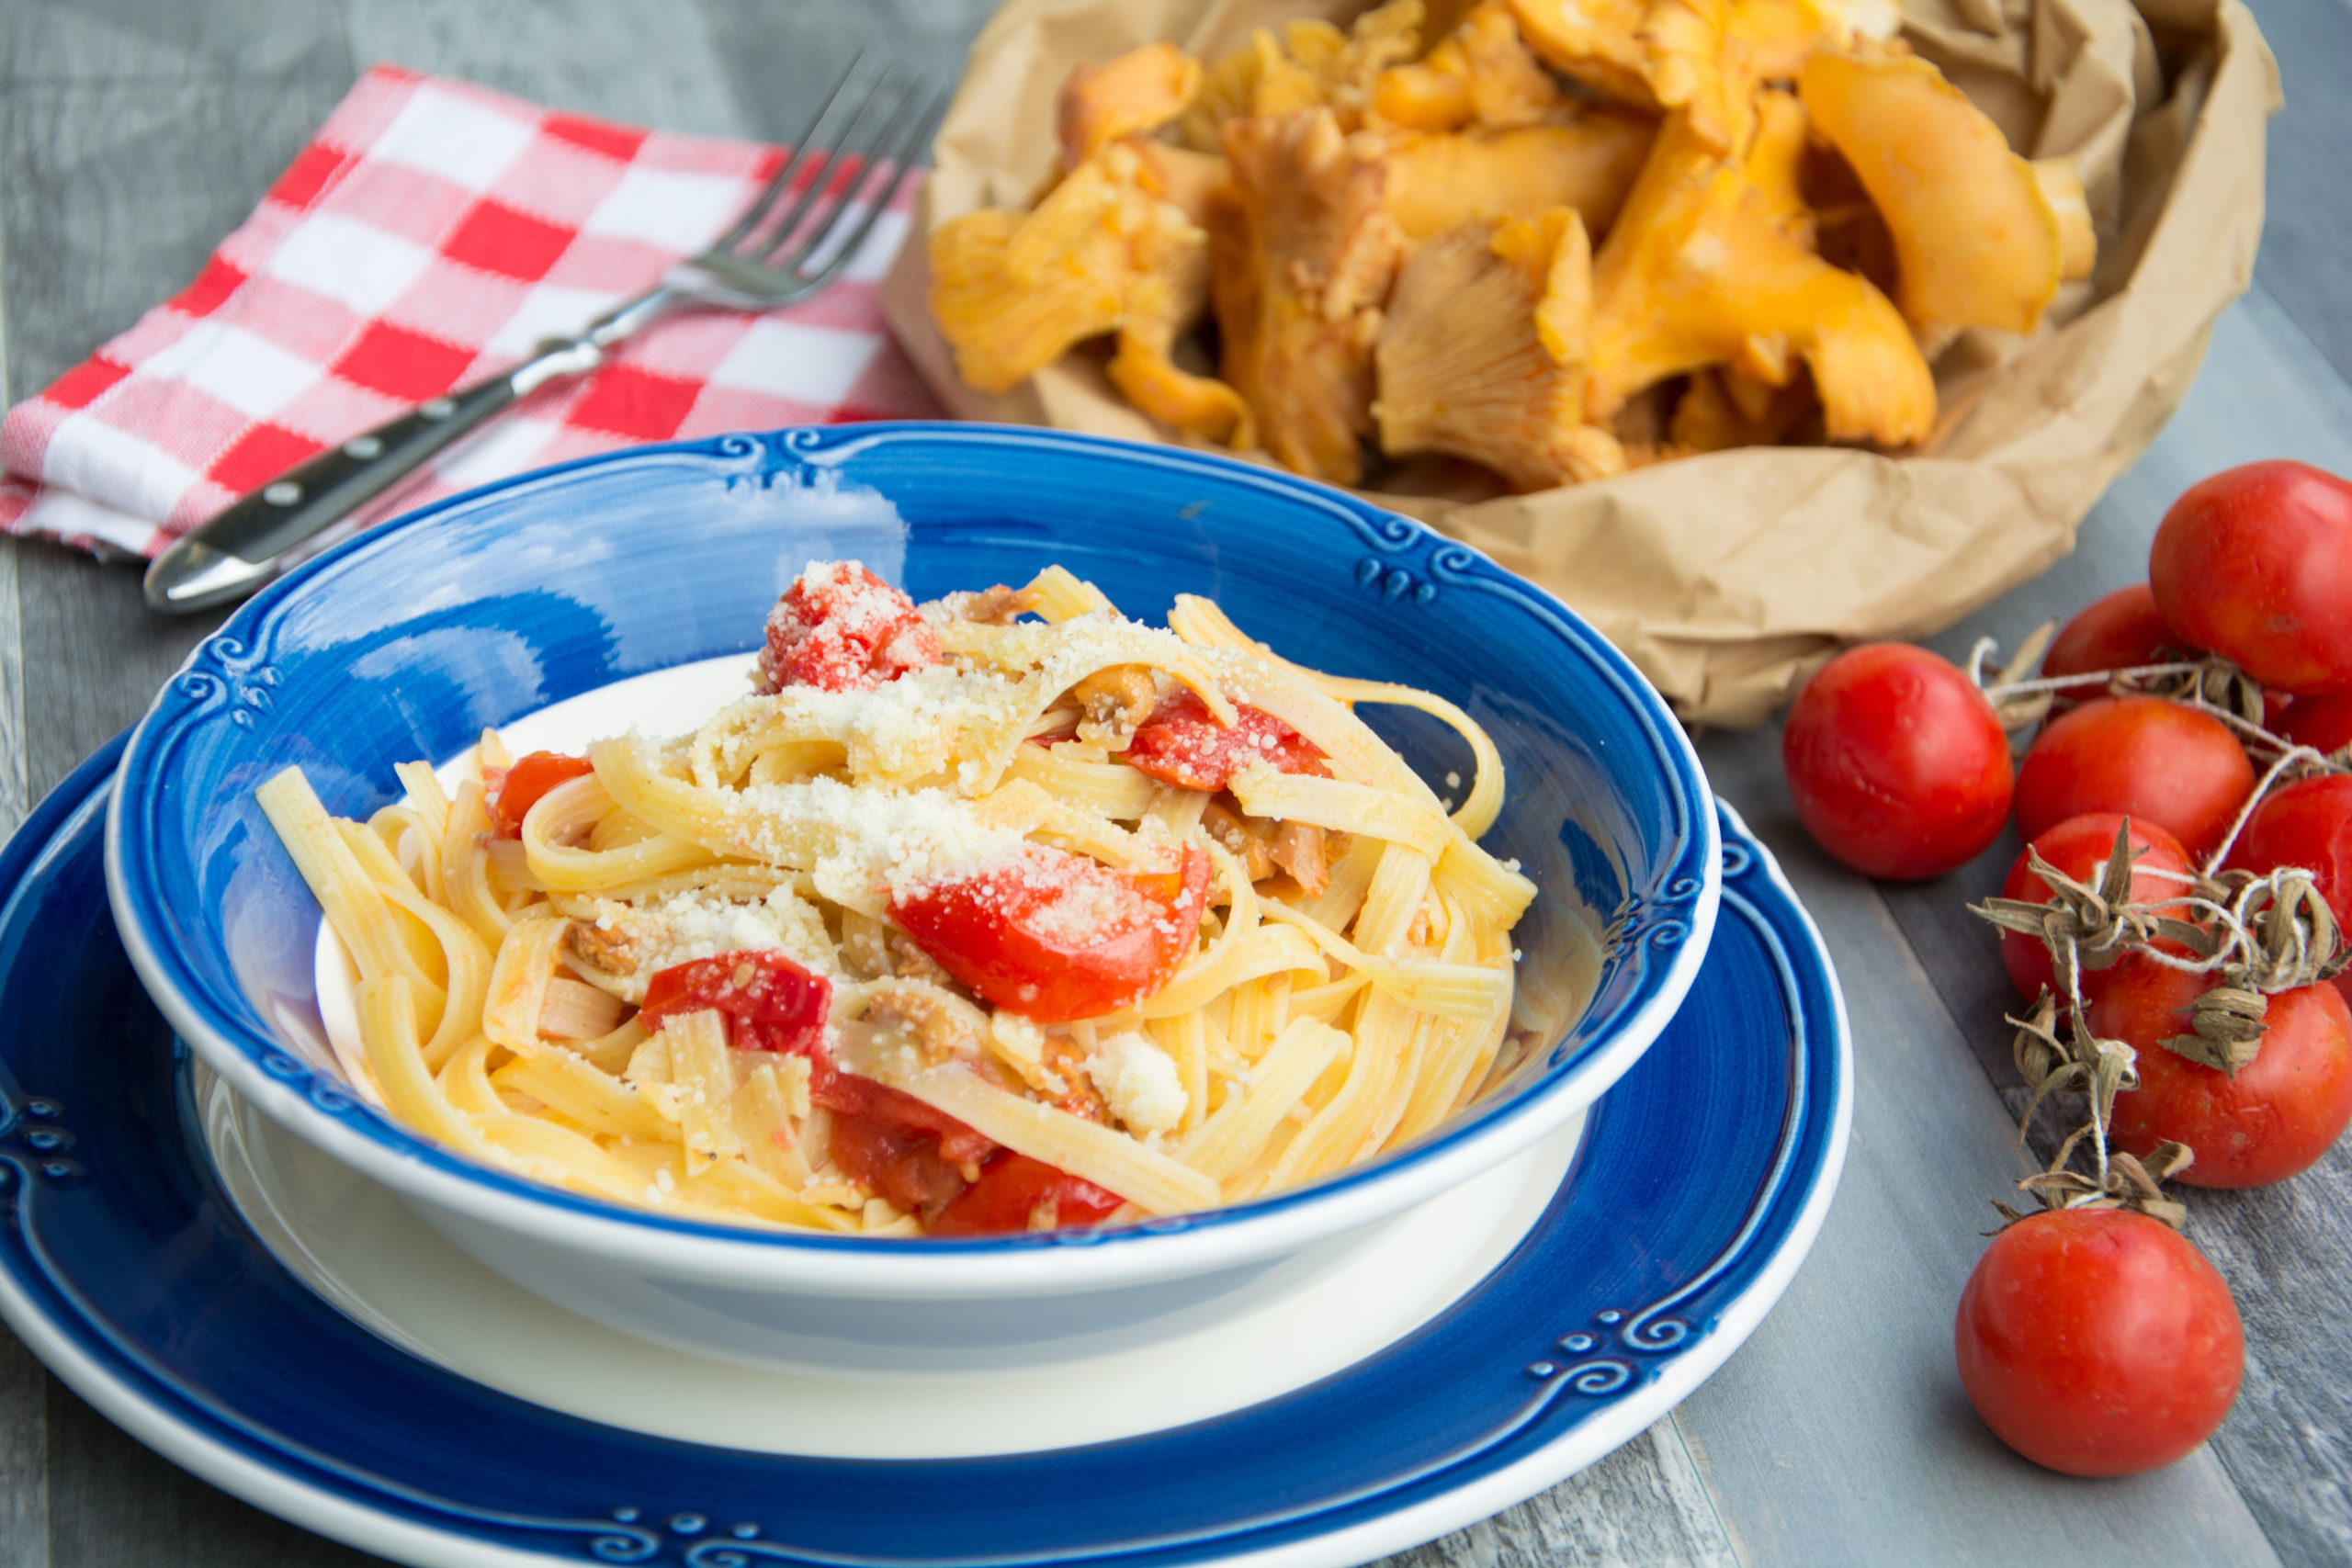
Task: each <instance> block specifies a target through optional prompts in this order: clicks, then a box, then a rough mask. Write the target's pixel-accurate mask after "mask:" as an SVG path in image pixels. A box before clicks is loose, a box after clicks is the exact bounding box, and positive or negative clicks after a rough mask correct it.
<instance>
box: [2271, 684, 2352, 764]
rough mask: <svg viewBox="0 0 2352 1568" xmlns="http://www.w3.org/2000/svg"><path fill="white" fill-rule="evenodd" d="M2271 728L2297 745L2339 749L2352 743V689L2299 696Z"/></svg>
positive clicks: (2326, 749) (2320, 748)
mask: <svg viewBox="0 0 2352 1568" xmlns="http://www.w3.org/2000/svg"><path fill="white" fill-rule="evenodd" d="M2265 695H2266V696H2267V693H2266V694H2265ZM2270 728H2272V729H2274V730H2276V731H2277V732H2278V734H2280V735H2283V736H2285V737H2286V738H2287V739H2290V740H2291V741H2293V742H2294V743H2295V744H2296V745H2298V746H2308V747H2310V748H2312V750H2315V751H2340V750H2343V749H2344V748H2345V747H2346V746H2352V692H2332V693H2330V694H2328V695H2326V696H2324V697H2298V698H2297V699H2296V700H2295V701H2294V702H2293V703H2292V704H2291V705H2289V707H2288V709H2287V711H2286V713H2285V715H2284V716H2281V717H2280V718H2279V719H2278V722H2277V723H2275V724H2273V725H2272V726H2271V727H2270Z"/></svg>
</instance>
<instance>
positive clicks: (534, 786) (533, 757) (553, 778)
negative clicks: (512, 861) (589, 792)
mask: <svg viewBox="0 0 2352 1568" xmlns="http://www.w3.org/2000/svg"><path fill="white" fill-rule="evenodd" d="M595 771H596V770H595V769H594V767H591V766H590V765H589V762H588V759H587V758H585V757H566V756H562V755H560V754H559V753H557V752H554V751H533V752H531V753H530V754H529V755H527V756H525V757H522V758H519V759H517V760H516V761H515V765H514V766H513V767H511V768H509V769H507V770H506V772H505V773H504V775H503V776H502V777H501V778H499V779H498V780H497V781H496V784H497V787H496V788H495V789H494V790H492V792H491V821H492V826H493V828H494V829H495V830H496V832H497V834H498V836H499V837H500V838H502V839H515V838H520V837H521V836H522V833H523V818H526V817H527V816H529V815H530V813H531V807H534V806H537V804H538V803H539V796H541V795H545V794H547V792H548V791H549V790H551V789H553V788H555V786H556V785H558V784H569V783H571V781H572V780H573V779H576V778H584V777H585V776H587V775H588V774H590V773H594V772H595Z"/></svg>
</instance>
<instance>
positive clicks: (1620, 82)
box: [1504, 0, 1657, 107]
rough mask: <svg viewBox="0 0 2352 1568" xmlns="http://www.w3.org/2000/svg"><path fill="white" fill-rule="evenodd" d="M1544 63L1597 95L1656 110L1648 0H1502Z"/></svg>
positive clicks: (1522, 34)
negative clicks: (1647, 40)
mask: <svg viewBox="0 0 2352 1568" xmlns="http://www.w3.org/2000/svg"><path fill="white" fill-rule="evenodd" d="M1504 3H1505V4H1506V5H1508V6H1510V14H1511V16H1512V17H1513V18H1514V19H1515V20H1516V21H1517V22H1518V23H1519V30H1520V33H1521V36H1522V37H1524V38H1525V39H1527V43H1528V47H1529V48H1531V49H1532V50H1534V51H1535V52H1536V53H1537V54H1538V55H1539V56H1541V57H1542V58H1543V61H1544V64H1546V65H1549V66H1550V67H1551V68H1552V69H1553V70H1555V71H1557V72H1559V73H1561V74H1562V75H1564V76H1572V77H1574V78H1575V79H1576V80H1577V81H1579V82H1582V83H1583V84H1584V85H1586V86H1588V87H1590V88H1592V89H1593V90H1595V91H1596V92H1600V93H1603V94H1606V95H1607V96H1610V97H1612V98H1617V99H1620V100H1622V101H1623V102H1625V103H1629V104H1639V105H1642V106H1645V107H1657V95H1656V94H1655V93H1653V92H1652V91H1651V88H1650V79H1649V49H1648V47H1647V46H1646V45H1645V44H1644V43H1643V41H1642V37H1641V32H1642V23H1643V20H1644V19H1645V17H1646V16H1647V14H1648V11H1649V0H1504Z"/></svg>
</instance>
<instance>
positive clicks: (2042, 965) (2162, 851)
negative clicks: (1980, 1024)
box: [2001, 811, 2189, 998]
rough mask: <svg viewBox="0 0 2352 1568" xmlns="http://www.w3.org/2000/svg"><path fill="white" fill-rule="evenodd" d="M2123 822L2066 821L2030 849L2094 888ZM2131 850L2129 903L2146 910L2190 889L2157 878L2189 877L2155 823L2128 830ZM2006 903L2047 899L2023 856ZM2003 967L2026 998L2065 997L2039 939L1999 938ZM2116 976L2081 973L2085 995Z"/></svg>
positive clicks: (2097, 818)
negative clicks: (2044, 991) (2146, 906)
mask: <svg viewBox="0 0 2352 1568" xmlns="http://www.w3.org/2000/svg"><path fill="white" fill-rule="evenodd" d="M2126 820H2127V818H2124V817H2123V816H2122V815H2121V814H2120V812H2114V811H2093V812H2087V813H2086V814H2085V815H2083V816H2080V817H2069V818H2066V820H2064V822H2061V823H2059V824H2058V826H2056V827H2055V828H2052V829H2050V830H2049V831H2048V832H2046V833H2043V834H2041V836H2040V837H2039V838H2037V839H2035V840H2033V845H2032V848H2033V849H2034V851H2035V852H2038V853H2039V854H2040V855H2041V858H2042V859H2043V860H2045V861H2048V862H2049V863H2050V864H2051V866H2052V868H2053V869H2055V870H2057V871H2060V872H2063V873H2064V874H2066V875H2068V876H2071V877H2073V878H2074V879H2075V881H2077V882H2084V883H2088V884H2090V885H2091V886H2098V878H2099V871H2100V868H2101V867H2102V866H2103V865H2105V863H2106V862H2107V858H2108V856H2109V855H2110V854H2112V853H2113V852H2114V851H2115V832H2116V829H2119V828H2120V827H2122V826H2123V824H2124V822H2125V821H2126ZM2131 847H2132V849H2134V850H2135V851H2138V852H2139V853H2138V854H2137V855H2136V856H2135V857H2134V859H2133V860H2132V862H2131V901H2132V902H2133V903H2135V904H2150V903H2154V902H2156V901H2157V900H2159V899H2164V898H2172V897H2179V896H2180V895H2181V894H2182V893H2184V892H2186V891H2187V890H2188V885H2187V884H2186V883H2183V882H2181V881H2178V880H2177V879H2174V878H2169V877H2165V876H2163V875H2161V874H2160V873H2163V872H2167V871H2177V872H2187V871H2188V869H2189V865H2188V851H2186V850H2184V849H2182V848H2181V847H2180V840H2178V839H2176V838H2174V837H2173V836H2172V835H2171V834H2170V833H2167V832H2165V830H2164V829H2162V828H2159V827H2156V826H2155V825H2154V824H2153V823H2141V822H2133V823H2132V824H2131ZM2001 897H2004V898H2023V899H2026V900H2028V901H2030V902H2031V903H2036V904H2039V903H2041V902H2042V901H2043V900H2044V899H2046V898H2048V897H2050V885H2049V884H2048V883H2046V882H2044V881H2042V880H2041V876H2040V875H2039V874H2037V873H2036V872H2035V871H2034V870H2033V868H2032V866H2031V865H2030V863H2028V862H2027V860H2026V856H2025V852H2024V851H2022V850H2020V851H2019V852H2018V858H2017V860H2016V861H2015V862H2014V863H2012V864H2011V865H2010V866H2009V874H2008V877H2007V880H2005V881H2004V882H2003V883H2002V884H2001ZM2001 963H2002V965H2003V966H2004V967H2005V968H2007V970H2008V972H2009V978H2010V979H2012V980H2015V981H2016V982H2017V983H2018V990H2020V991H2023V992H2024V993H2025V994H2026V995H2027V996H2028V997H2036V996H2040V995H2041V989H2042V987H2045V986H2047V987H2050V989H2051V990H2052V992H2057V993H2059V994H2061V995H2063V994H2064V992H2063V990H2062V989H2061V987H2060V986H2059V984H2058V981H2057V978H2056V976H2054V975H2052V972H2051V964H2050V949H2049V948H2048V947H2047V946H2046V945H2045V944H2043V943H2042V942H2041V941H2040V940H2039V939H2038V938H2034V937H2030V936H2027V935H2025V934H2023V933H2022V932H2019V931H2003V932H2002V933H2001ZM2114 973H2115V970H2114V969H2113V968H2112V967H2109V968H2106V969H2085V970H2084V971H2083V979H2082V985H2083V995H2084V997H2085V998H2090V997H2094V996H2097V995H2098V991H2099V989H2100V987H2103V986H2105V985H2106V983H2107V981H2108V978H2109V976H2112V975H2113V974H2114Z"/></svg>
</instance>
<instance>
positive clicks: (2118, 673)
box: [1969, 637, 2205, 707]
mask: <svg viewBox="0 0 2352 1568" xmlns="http://www.w3.org/2000/svg"><path fill="white" fill-rule="evenodd" d="M1992 640H1993V639H1992V638H1991V637H1986V638H1985V640H1984V642H1982V643H1979V644H1978V645H1977V648H1978V651H1979V652H1980V653H1985V652H1989V651H1991V650H1990V648H1989V647H1988V646H1987V645H1989V644H1990V643H1991V642H1992ZM2204 668H2205V666H2204V664H2203V663H2202V662H2201V661H2199V662H2193V663H2185V664H2135V665H2133V666H2132V667H2131V669H2129V670H2086V671H2083V672H2082V673H2081V674H2079V675H2037V676H2035V677H2034V678H2033V679H2032V680H2030V681H2003V682H1999V683H1997V684H1996V685H1991V686H1986V687H1985V701H1986V702H1988V703H1991V704H1993V705H1995V706H1996V707H1997V706H1998V705H2000V704H2001V703H2003V702H2005V701H2007V699H2008V698H2011V697H2026V696H2031V695H2033V694H2036V693H2039V692H2063V691H2064V690H2066V689H2067V688H2068V687H2070V686H2085V685H2088V684H2089V683H2090V682H2094V681H2109V682H2112V681H2124V680H2131V681H2147V680H2154V679H2156V678H2158V677H2160V676H2165V675H2193V674H2195V673H2197V671H2199V670H2202V669H2204ZM1979 670H1980V666H1979V665H1978V664H1977V663H1976V662H1975V661H1974V660H1972V661H1971V663H1970V668H1969V673H1970V674H1972V675H1973V674H1976V673H1978V672H1979Z"/></svg>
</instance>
